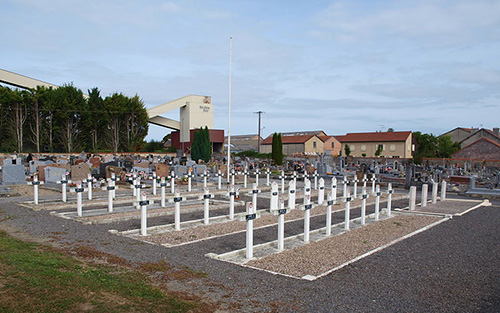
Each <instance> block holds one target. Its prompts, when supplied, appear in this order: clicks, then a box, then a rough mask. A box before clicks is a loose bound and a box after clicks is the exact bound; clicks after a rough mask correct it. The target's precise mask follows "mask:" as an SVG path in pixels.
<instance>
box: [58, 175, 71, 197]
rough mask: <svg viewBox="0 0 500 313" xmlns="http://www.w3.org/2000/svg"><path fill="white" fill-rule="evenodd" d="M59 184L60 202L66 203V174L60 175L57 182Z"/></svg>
mask: <svg viewBox="0 0 500 313" xmlns="http://www.w3.org/2000/svg"><path fill="white" fill-rule="evenodd" d="M57 183H58V184H61V193H62V202H66V201H67V200H68V197H67V190H66V186H67V185H68V179H67V177H66V174H62V175H61V180H60V181H58V182H57Z"/></svg>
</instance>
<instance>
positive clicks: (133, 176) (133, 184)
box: [132, 172, 137, 197]
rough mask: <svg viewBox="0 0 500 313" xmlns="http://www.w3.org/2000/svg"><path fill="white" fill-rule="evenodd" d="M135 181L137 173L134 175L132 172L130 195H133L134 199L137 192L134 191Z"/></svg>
mask: <svg viewBox="0 0 500 313" xmlns="http://www.w3.org/2000/svg"><path fill="white" fill-rule="evenodd" d="M136 179H137V173H136V172H133V173H132V193H133V195H134V197H135V196H136V194H137V190H136V189H135V185H136Z"/></svg>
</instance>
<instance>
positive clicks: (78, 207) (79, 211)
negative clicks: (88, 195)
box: [70, 182, 86, 217]
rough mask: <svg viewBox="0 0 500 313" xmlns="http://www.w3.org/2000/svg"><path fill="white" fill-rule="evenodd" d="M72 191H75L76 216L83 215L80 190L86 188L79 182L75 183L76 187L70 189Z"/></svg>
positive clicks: (82, 190)
mask: <svg viewBox="0 0 500 313" xmlns="http://www.w3.org/2000/svg"><path fill="white" fill-rule="evenodd" d="M70 191H72V192H76V215H78V217H82V216H83V210H82V192H84V191H86V188H83V187H82V183H81V182H77V183H76V188H72V189H70Z"/></svg>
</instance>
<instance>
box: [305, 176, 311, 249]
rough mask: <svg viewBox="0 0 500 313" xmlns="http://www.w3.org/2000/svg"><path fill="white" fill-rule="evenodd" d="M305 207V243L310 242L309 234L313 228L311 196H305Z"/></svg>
mask: <svg viewBox="0 0 500 313" xmlns="http://www.w3.org/2000/svg"><path fill="white" fill-rule="evenodd" d="M308 181H309V180H308ZM304 200H305V205H304V210H305V212H304V242H305V243H308V242H309V232H310V228H311V226H310V225H311V208H312V205H311V194H306V195H305V196H304Z"/></svg>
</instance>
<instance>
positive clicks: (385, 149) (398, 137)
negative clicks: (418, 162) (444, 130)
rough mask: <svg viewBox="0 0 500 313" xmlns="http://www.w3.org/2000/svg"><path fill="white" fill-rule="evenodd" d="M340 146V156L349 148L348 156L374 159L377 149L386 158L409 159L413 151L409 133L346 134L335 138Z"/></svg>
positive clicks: (411, 138) (410, 133)
mask: <svg viewBox="0 0 500 313" xmlns="http://www.w3.org/2000/svg"><path fill="white" fill-rule="evenodd" d="M335 138H337V139H338V140H339V141H340V143H341V144H342V148H341V149H342V150H341V151H342V154H343V155H345V147H346V146H349V149H350V151H351V153H350V156H355V157H362V156H366V157H375V156H376V155H375V153H376V151H377V149H381V151H380V155H378V156H381V157H382V156H383V157H386V158H411V157H412V154H413V150H414V146H413V143H412V140H413V137H412V132H411V131H401V132H372V133H347V134H346V135H344V136H335Z"/></svg>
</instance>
